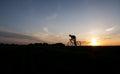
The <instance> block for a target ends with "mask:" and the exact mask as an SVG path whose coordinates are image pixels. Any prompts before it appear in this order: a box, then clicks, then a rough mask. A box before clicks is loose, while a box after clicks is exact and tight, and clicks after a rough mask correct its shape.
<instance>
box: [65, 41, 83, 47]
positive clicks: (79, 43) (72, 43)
mask: <svg viewBox="0 0 120 74" xmlns="http://www.w3.org/2000/svg"><path fill="white" fill-rule="evenodd" d="M81 44H82V43H81V42H80V41H76V45H77V46H81ZM67 46H75V44H74V42H73V41H72V42H71V41H69V42H67Z"/></svg>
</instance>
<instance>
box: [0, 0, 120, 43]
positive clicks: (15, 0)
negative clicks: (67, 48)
mask: <svg viewBox="0 0 120 74" xmlns="http://www.w3.org/2000/svg"><path fill="white" fill-rule="evenodd" d="M119 14H120V1H119V0H0V43H17V44H26V43H36V42H40V43H42V42H47V43H64V44H66V43H67V42H68V41H69V39H70V38H69V34H73V35H76V37H77V40H78V41H83V42H84V41H87V42H90V40H91V39H92V38H95V39H96V40H97V41H98V42H99V43H100V44H101V45H120V34H119V33H120V17H119ZM83 45H88V44H87V43H83Z"/></svg>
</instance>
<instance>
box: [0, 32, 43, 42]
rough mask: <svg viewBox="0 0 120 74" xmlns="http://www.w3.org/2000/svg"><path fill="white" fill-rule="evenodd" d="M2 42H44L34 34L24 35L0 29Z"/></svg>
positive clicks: (0, 40)
mask: <svg viewBox="0 0 120 74" xmlns="http://www.w3.org/2000/svg"><path fill="white" fill-rule="evenodd" d="M0 42H3V43H4V42H5V43H23V44H24V43H31V42H44V41H42V40H40V39H38V38H36V37H34V36H30V35H24V34H19V33H13V32H7V31H0Z"/></svg>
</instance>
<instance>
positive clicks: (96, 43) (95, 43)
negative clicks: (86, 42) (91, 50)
mask: <svg viewBox="0 0 120 74" xmlns="http://www.w3.org/2000/svg"><path fill="white" fill-rule="evenodd" d="M90 45H92V46H97V45H99V44H98V41H97V39H95V38H93V39H92V40H91V44H90Z"/></svg>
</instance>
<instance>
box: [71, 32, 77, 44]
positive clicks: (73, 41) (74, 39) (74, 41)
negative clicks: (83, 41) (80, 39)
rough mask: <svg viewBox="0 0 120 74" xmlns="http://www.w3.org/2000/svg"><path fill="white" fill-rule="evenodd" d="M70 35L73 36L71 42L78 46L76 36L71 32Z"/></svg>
mask: <svg viewBox="0 0 120 74" xmlns="http://www.w3.org/2000/svg"><path fill="white" fill-rule="evenodd" d="M69 37H71V39H70V42H71V43H74V45H75V46H77V45H76V36H75V35H70V34H69Z"/></svg>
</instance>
